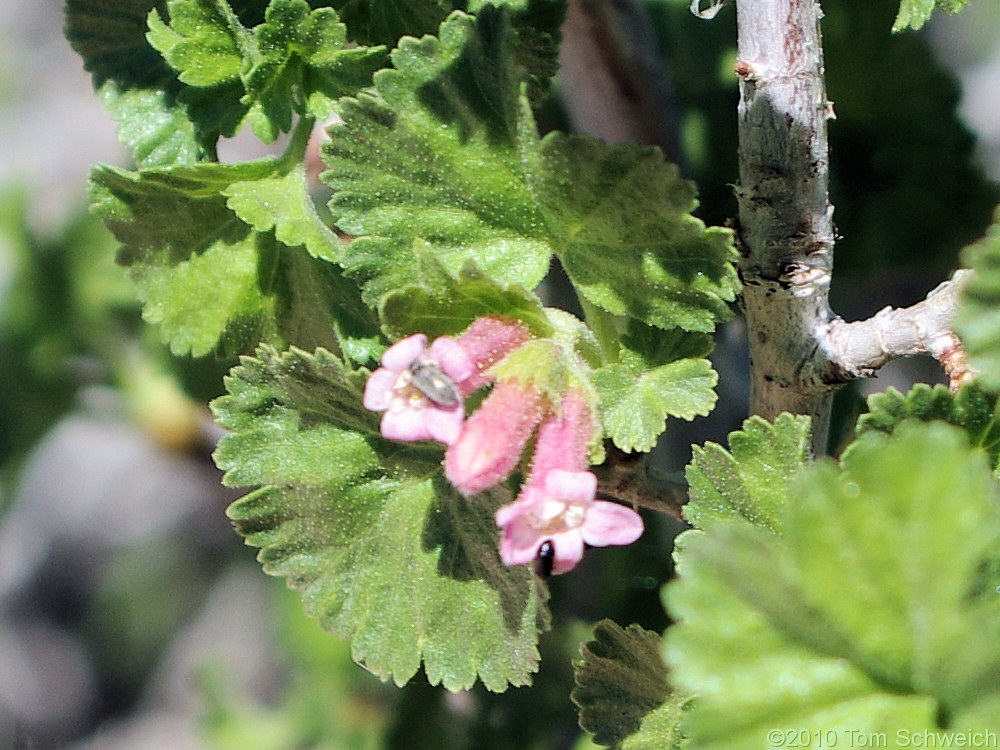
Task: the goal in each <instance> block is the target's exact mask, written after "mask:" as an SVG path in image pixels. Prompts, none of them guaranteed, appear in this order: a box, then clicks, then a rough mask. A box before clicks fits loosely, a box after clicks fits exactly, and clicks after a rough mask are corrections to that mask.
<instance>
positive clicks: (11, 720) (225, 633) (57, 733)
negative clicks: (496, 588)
mask: <svg viewBox="0 0 1000 750" xmlns="http://www.w3.org/2000/svg"><path fill="white" fill-rule="evenodd" d="M687 5H688V4H687V2H680V1H678V0H648V1H647V2H644V3H642V2H636V3H629V2H624V1H618V2H611V0H574V2H573V3H571V4H570V9H569V12H568V16H567V22H566V25H565V27H564V34H565V39H566V41H565V49H564V53H563V57H562V64H563V72H562V73H561V74H560V79H559V84H558V87H557V95H556V96H554V97H553V100H552V101H551V102H549V103H548V104H547V105H546V106H545V108H544V110H543V114H542V116H541V118H540V121H541V122H542V123H543V125H545V126H546V127H559V128H563V129H576V130H581V131H585V132H589V133H592V134H595V135H599V136H601V137H604V138H606V139H608V140H612V141H614V140H623V139H631V140H640V141H643V142H647V143H653V144H656V145H660V146H661V147H662V148H663V149H664V150H665V151H666V152H667V154H668V158H670V159H672V160H675V161H677V162H678V163H680V164H681V165H682V167H683V170H684V172H685V173H686V174H687V175H688V176H689V177H691V178H693V179H695V180H696V181H697V182H698V184H699V186H700V190H701V200H702V205H701V208H700V209H699V213H700V215H701V216H702V217H703V218H704V219H705V220H706V221H707V222H709V223H715V224H717V223H723V222H725V221H726V220H727V219H728V218H730V217H732V216H733V215H735V213H736V207H735V201H734V199H733V196H732V187H731V186H732V184H733V183H734V182H735V180H736V141H735V137H736V120H735V107H736V99H737V91H736V78H735V76H734V75H733V73H732V64H733V62H734V61H735V37H734V34H735V32H734V28H735V14H734V9H733V8H732V7H728V8H724V9H723V10H722V12H721V13H720V14H719V16H718V17H717V18H716V19H715V20H714V21H711V22H707V21H703V20H699V19H697V18H695V17H694V16H692V15H691V14H690V12H689V11H688V8H687ZM823 7H824V11H825V13H826V16H827V17H826V20H825V21H824V37H825V43H826V66H827V72H828V81H827V87H828V95H829V98H830V99H831V100H833V102H834V107H835V111H836V114H837V119H836V120H833V121H831V123H830V145H831V165H832V179H833V188H832V192H833V196H832V199H833V202H834V204H835V205H836V221H837V226H838V231H839V233H840V235H841V236H842V239H841V241H840V244H839V245H838V250H837V263H836V276H835V279H836V280H835V283H834V287H833V298H834V308H835V310H836V311H837V312H838V313H839V314H841V315H843V316H844V317H845V318H848V319H854V318H858V317H864V316H867V315H870V314H872V313H873V312H875V311H876V310H877V309H879V308H881V307H883V306H885V305H889V304H891V305H901V304H910V303H912V302H915V301H916V300H918V299H920V298H921V297H922V296H923V295H924V294H925V293H926V292H927V291H928V290H929V289H931V288H932V287H933V286H935V285H936V284H937V283H938V282H939V281H941V280H942V279H944V278H945V277H946V276H947V275H949V273H950V272H951V270H953V269H954V268H955V267H956V265H957V262H958V261H957V255H958V252H959V250H960V249H961V248H962V247H963V246H964V245H965V244H967V243H969V242H971V241H973V240H975V239H976V238H977V237H979V236H980V235H981V234H982V232H983V230H984V229H985V227H986V226H987V224H988V223H989V221H990V216H991V212H992V209H993V207H994V206H995V205H996V204H997V202H998V201H1000V191H998V189H997V184H996V182H997V181H998V180H1000V6H998V5H997V4H996V3H989V2H982V1H981V0H980V2H973V3H971V4H970V6H969V7H968V8H967V9H966V10H965V11H964V12H963V13H961V14H959V15H958V16H955V17H947V16H944V15H942V14H936V15H935V17H934V18H933V19H932V21H931V22H930V23H929V24H928V25H927V26H926V27H925V28H924V29H923V30H922V31H920V32H919V33H913V32H908V33H904V34H901V35H896V36H890V34H889V28H890V26H891V23H892V18H893V16H894V14H895V11H896V3H895V1H894V0H827V2H824V3H823ZM63 23H64V22H63V9H62V6H61V4H60V3H59V2H58V1H57V0H5V2H4V3H3V4H2V5H0V35H2V38H3V39H4V40H5V43H4V44H3V45H0V750H8V749H14V748H17V749H18V750H50V749H55V748H60V749H61V748H66V749H71V750H98V749H100V750H138V749H141V750H158V749H159V748H163V749H164V750H166V749H167V748H169V749H170V750H202V749H208V748H222V749H223V750H230V749H231V750H236V749H237V748H238V749H240V750H256V749H258V748H259V749H260V750H297V749H303V750H305V749H310V750H313V749H315V750H320V749H332V748H377V747H399V748H403V747H406V748H415V747H428V748H571V747H578V748H583V747H588V746H589V745H588V742H587V740H586V739H585V738H581V737H580V733H579V729H578V727H577V726H576V715H575V710H574V707H573V705H572V703H571V702H570V700H569V692H570V689H571V687H572V669H571V662H572V660H573V659H575V658H578V655H579V654H578V650H577V649H578V644H579V642H581V641H583V640H586V639H587V638H588V637H589V633H590V627H591V626H592V624H593V623H594V622H595V621H596V620H597V619H600V618H601V617H605V616H611V617H613V618H614V619H616V620H617V621H619V622H620V623H621V624H627V623H629V622H638V623H640V624H641V625H643V626H644V627H647V628H653V629H661V628H662V627H664V625H665V624H666V622H667V619H666V615H665V614H664V613H663V611H662V609H661V608H660V605H659V598H658V597H659V588H660V586H661V585H662V583H663V582H664V581H665V580H666V579H667V578H668V577H669V575H670V573H671V566H670V561H669V549H670V540H671V539H672V537H673V535H675V534H676V533H677V531H678V530H679V528H680V527H679V525H678V524H676V523H674V522H672V521H670V520H669V519H664V518H650V517H648V516H647V518H646V521H647V525H648V527H649V532H648V533H647V534H646V536H645V537H644V538H643V540H642V541H641V543H639V544H637V545H635V546H633V547H631V548H628V549H627V550H595V551H594V553H593V554H591V555H588V557H587V559H586V561H585V564H584V565H582V566H581V567H580V568H579V569H578V570H577V571H575V572H574V573H573V574H571V575H570V576H567V577H564V578H561V579H557V580H554V581H553V584H552V592H553V599H552V606H553V609H554V621H555V623H556V626H555V629H554V630H553V631H552V632H550V633H548V634H546V635H545V636H544V637H543V641H542V651H543V661H542V668H541V672H540V674H539V675H538V679H537V680H536V685H535V686H534V687H532V688H530V689H521V690H511V691H508V692H507V693H505V694H503V695H500V696H493V695H489V694H487V693H485V692H484V691H481V690H473V691H471V692H469V693H467V694H448V693H445V692H444V691H441V690H436V689H432V688H430V687H428V686H427V685H425V684H421V682H420V678H418V679H417V680H416V681H415V683H414V684H412V685H410V686H408V687H407V688H405V689H403V690H398V689H396V688H395V687H393V686H385V685H382V684H381V683H379V682H378V681H377V680H376V679H375V678H373V677H371V676H370V675H368V674H367V673H365V672H364V671H363V670H361V669H360V668H359V667H357V666H355V665H354V664H353V662H352V661H351V660H350V655H349V650H348V647H347V646H346V645H345V644H343V643H342V642H340V641H339V640H338V639H337V638H335V637H332V636H329V635H327V634H325V633H323V632H322V631H321V630H320V628H319V626H318V625H317V624H316V623H314V622H312V621H310V620H307V619H305V617H304V616H303V615H302V614H301V607H300V605H299V603H298V601H297V599H296V597H295V596H294V595H291V594H289V593H287V592H286V591H285V590H284V585H283V583H282V582H281V581H276V580H271V579H268V578H267V577H266V576H264V574H263V573H262V572H261V571H260V568H259V566H258V565H257V563H256V562H255V560H254V551H253V550H251V549H249V548H247V547H245V546H244V545H243V544H242V541H241V540H240V539H239V537H237V535H236V534H235V533H234V532H233V531H232V529H231V527H230V525H229V523H228V521H227V520H226V518H225V515H224V511H225V508H226V506H227V504H228V503H229V502H231V501H232V500H233V499H235V496H234V495H233V493H231V492H230V491H228V490H225V489H224V488H222V487H221V485H220V483H219V473H218V472H217V471H216V469H215V468H214V466H213V464H212V461H211V458H210V453H211V450H212V447H213V445H214V443H215V441H216V440H217V438H218V432H217V430H216V428H215V427H214V425H213V424H212V422H211V419H210V417H209V415H208V411H207V408H206V404H207V402H208V401H209V400H210V399H211V398H213V397H214V396H216V395H219V393H221V391H222V383H221V378H222V375H223V374H224V373H225V371H226V370H227V369H228V367H229V366H230V365H231V364H232V363H231V362H225V361H217V360H214V359H211V358H208V359H206V360H201V361H192V360H188V359H184V360H179V359H175V358H173V357H171V356H170V355H169V354H168V352H167V351H166V350H165V349H164V348H163V347H162V346H161V344H160V343H159V340H158V338H157V333H156V331H155V330H152V329H150V328H148V327H144V326H143V324H142V323H141V320H140V316H139V306H138V304H137V303H136V301H135V298H134V295H133V292H132V289H131V284H130V282H128V281H127V280H126V279H125V278H124V276H123V274H122V272H121V270H120V269H119V268H118V267H116V266H115V264H114V255H115V242H114V241H113V239H112V238H111V236H110V235H109V234H108V233H107V232H106V231H105V230H104V228H103V226H102V225H101V224H100V223H99V222H98V221H97V220H95V219H94V218H92V217H91V216H90V215H89V214H88V213H87V212H86V207H87V196H86V178H87V173H88V169H89V167H90V165H92V164H95V163H98V162H110V163H114V164H118V165H122V166H130V165H129V161H128V155H127V154H126V152H125V150H124V149H123V148H121V147H120V146H119V145H118V143H117V140H116V137H115V123H114V122H112V121H111V120H110V118H109V117H108V116H107V115H106V114H105V113H104V112H103V110H102V109H101V106H100V101H99V98H98V97H97V96H96V95H95V94H94V92H93V89H92V86H91V80H90V76H89V75H88V74H87V73H86V72H85V71H84V70H83V68H82V64H81V61H80V59H79V58H78V57H77V56H76V55H75V53H74V52H73V51H72V50H71V49H70V47H69V45H68V44H67V43H66V41H65V40H64V38H63V36H62V29H63ZM240 148H241V146H240V145H239V144H237V145H236V146H235V147H234V148H233V150H232V152H233V154H234V155H236V156H239V154H240ZM552 287H553V289H554V290H555V291H553V292H552V293H553V294H558V293H559V292H558V289H559V285H558V280H553V282H552ZM742 337H743V331H742V328H741V324H740V321H739V320H738V319H737V320H736V321H734V322H733V323H732V324H730V325H728V326H726V327H725V328H724V329H723V330H722V331H720V335H719V347H718V350H717V352H716V354H715V357H714V358H715V362H716V366H717V369H718V370H719V371H720V375H721V384H720V407H719V408H718V409H717V411H716V412H715V413H714V414H713V415H712V416H711V417H709V418H707V419H702V420H697V421H695V422H693V423H690V424H688V423H677V424H673V425H671V426H670V427H669V428H668V431H667V433H666V436H665V438H664V440H663V444H662V445H661V446H660V447H659V449H658V452H657V460H658V461H659V462H660V463H661V468H663V469H665V470H667V471H672V472H676V471H680V470H682V469H683V466H684V463H685V462H686V461H687V458H688V456H689V455H690V449H689V446H690V444H691V443H692V442H703V441H704V440H706V439H711V440H716V441H724V440H725V435H726V433H727V432H728V431H730V430H732V429H735V428H737V427H738V425H739V423H740V421H741V420H742V419H743V418H744V417H745V416H746V388H745V367H746V363H745V355H744V353H743V348H742ZM914 380H924V381H932V382H936V381H940V380H941V376H940V374H939V373H938V372H937V368H936V366H935V365H934V364H933V363H930V362H925V361H922V360H908V361H905V362H899V363H894V364H893V366H892V367H890V368H887V370H886V371H885V372H884V373H882V375H881V376H880V378H879V379H877V380H876V381H874V382H871V383H865V384H861V385H858V386H854V387H851V388H849V389H846V390H845V391H844V392H843V393H842V394H841V395H840V397H839V401H838V403H839V414H840V415H841V422H840V423H841V424H842V425H845V427H844V428H843V429H844V430H847V429H848V428H849V425H850V422H851V421H852V419H853V416H854V415H856V414H857V412H858V410H859V409H861V408H863V396H864V394H865V393H866V392H869V391H871V390H873V389H882V388H884V387H886V386H887V385H894V386H896V387H899V388H903V389H905V388H906V387H907V386H908V384H909V383H910V382H913V381H914ZM583 581H586V586H581V585H580V583H581V582H583Z"/></svg>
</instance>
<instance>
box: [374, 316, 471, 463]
mask: <svg viewBox="0 0 1000 750" xmlns="http://www.w3.org/2000/svg"><path fill="white" fill-rule="evenodd" d="M475 371H476V366H475V363H474V362H473V361H472V360H471V359H470V358H469V355H468V354H466V352H465V350H464V349H463V348H462V347H461V346H459V344H458V343H457V342H456V341H455V340H454V339H449V338H445V337H443V336H442V337H440V338H437V339H435V340H434V343H432V344H431V346H430V348H429V349H428V348H427V337H426V336H425V335H424V334H422V333H415V334H413V335H412V336H407V337H406V338H405V339H401V340H399V341H397V342H396V343H395V344H393V345H392V346H390V347H389V348H388V349H386V350H385V353H384V354H383V355H382V366H381V367H380V368H378V369H377V370H375V372H373V373H372V374H371V375H370V376H369V378H368V382H367V383H365V393H364V398H363V404H364V406H365V408H366V409H370V410H371V411H381V412H385V413H384V414H383V415H382V423H381V426H380V429H381V431H382V435H383V436H384V437H387V438H389V439H390V440H403V441H413V440H437V441H438V442H441V443H445V444H446V445H450V444H451V443H453V442H454V441H455V439H456V438H458V435H459V433H460V432H461V430H462V422H463V421H464V420H465V407H464V404H463V402H462V395H461V392H460V391H459V388H458V384H459V383H461V382H462V381H464V380H466V379H468V378H469V377H470V376H471V375H472V374H473V373H475Z"/></svg>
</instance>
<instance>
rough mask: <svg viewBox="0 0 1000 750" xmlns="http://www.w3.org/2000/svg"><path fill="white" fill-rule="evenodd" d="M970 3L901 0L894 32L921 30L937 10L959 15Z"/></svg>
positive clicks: (949, 0)
mask: <svg viewBox="0 0 1000 750" xmlns="http://www.w3.org/2000/svg"><path fill="white" fill-rule="evenodd" d="M968 2H969V0H901V2H900V3H899V13H898V14H897V15H896V20H895V22H894V23H893V24H892V30H893V31H902V30H903V29H919V28H920V27H921V26H923V25H924V24H925V23H926V22H927V20H928V19H929V18H930V17H931V13H933V12H934V9H935V8H940V9H941V10H943V11H945V12H946V13H958V11H960V10H961V9H962V8H964V7H965V6H966V5H967V4H968Z"/></svg>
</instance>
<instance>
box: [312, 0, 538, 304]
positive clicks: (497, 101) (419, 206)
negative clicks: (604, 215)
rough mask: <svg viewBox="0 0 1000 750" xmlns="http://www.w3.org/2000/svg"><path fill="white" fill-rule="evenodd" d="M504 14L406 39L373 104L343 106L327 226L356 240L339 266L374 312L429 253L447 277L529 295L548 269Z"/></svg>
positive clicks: (414, 277)
mask: <svg viewBox="0 0 1000 750" xmlns="http://www.w3.org/2000/svg"><path fill="white" fill-rule="evenodd" d="M512 44H513V39H512V33H511V31H510V26H509V23H508V21H507V19H506V16H504V15H503V14H501V13H500V12H499V11H497V10H495V9H491V8H485V9H484V10H483V12H482V13H480V15H479V16H477V17H476V18H472V17H470V16H467V15H465V14H462V13H455V14H452V15H451V16H450V17H449V18H448V20H447V21H445V23H443V24H442V26H441V30H440V36H439V37H430V36H427V37H423V38H422V39H413V38H409V37H404V38H403V39H402V40H400V46H399V47H398V48H397V49H396V50H394V51H393V53H392V61H393V65H394V69H392V70H382V71H380V72H379V73H378V74H377V75H376V76H375V87H376V89H377V92H378V96H377V97H375V96H369V95H361V96H359V97H358V98H357V99H353V100H345V101H344V102H342V104H341V116H342V118H343V120H344V124H343V125H339V126H336V127H333V128H331V129H330V136H331V141H330V142H329V143H328V144H327V145H326V147H325V149H324V159H325V161H326V163H327V165H328V166H329V167H330V171H328V172H327V173H325V175H324V179H325V180H326V181H327V182H328V183H329V184H330V186H331V187H333V188H334V190H335V191H336V193H335V195H334V197H333V199H332V201H331V203H330V208H331V211H332V212H333V215H334V218H335V221H336V223H337V225H338V226H339V227H340V228H341V229H342V230H344V231H345V232H347V233H349V234H352V235H358V237H357V239H355V240H354V241H353V242H352V243H351V246H350V248H349V249H348V251H347V257H346V261H345V267H346V268H347V269H348V270H349V272H350V273H351V275H352V276H354V277H355V278H358V280H359V281H360V282H361V283H362V284H363V287H364V289H365V294H366V299H368V300H369V302H370V304H372V305H373V306H374V305H376V304H377V303H378V300H379V299H380V297H381V296H382V295H383V294H384V293H386V292H388V291H391V290H394V289H399V288H402V287H404V286H407V285H409V284H415V283H420V282H421V281H422V280H423V279H422V277H421V264H420V259H419V255H420V253H422V252H424V251H425V249H426V250H428V251H433V252H434V254H435V255H436V257H437V258H438V260H439V261H440V262H441V264H442V265H443V266H444V267H445V268H446V269H447V270H448V271H449V272H450V273H452V274H453V275H457V274H458V272H459V271H460V269H461V268H462V266H463V265H464V264H465V262H466V261H468V260H470V259H471V260H474V261H475V262H476V264H477V266H478V267H479V268H480V269H481V270H482V271H483V272H484V273H486V274H488V275H489V276H491V277H493V278H495V279H497V280H498V281H501V282H505V283H516V284H520V285H522V286H524V287H526V288H528V289H532V288H534V287H535V285H537V284H538V282H539V281H541V279H542V278H543V276H544V275H545V273H546V272H547V271H548V266H549V257H550V251H549V248H548V246H547V245H546V243H545V238H544V236H543V231H542V230H543V226H542V222H541V217H540V216H539V215H538V213H537V211H535V209H534V207H533V203H532V200H531V196H530V194H529V193H528V190H527V186H526V185H525V183H524V181H523V179H522V177H521V166H520V160H519V157H518V154H517V151H516V149H515V136H516V134H515V125H516V120H517V118H518V117H519V114H520V110H519V106H518V95H519V87H520V82H521V78H522V75H521V73H520V71H519V70H518V69H517V67H516V65H515V64H514V59H513V53H512Z"/></svg>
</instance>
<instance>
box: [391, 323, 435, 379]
mask: <svg viewBox="0 0 1000 750" xmlns="http://www.w3.org/2000/svg"><path fill="white" fill-rule="evenodd" d="M426 348H427V337H426V336H425V335H424V334H422V333H414V334H413V335H412V336H407V337H406V338H405V339H400V340H399V341H397V342H396V343H395V344H393V345H392V346H390V347H389V348H388V349H386V350H385V351H384V352H383V353H382V366H383V367H388V368H389V369H390V370H395V371H396V372H397V373H399V372H402V371H403V370H405V369H406V368H407V367H409V366H410V365H412V364H413V361H414V360H415V359H417V358H418V357H419V356H420V355H421V354H423V353H424V349H426Z"/></svg>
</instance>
